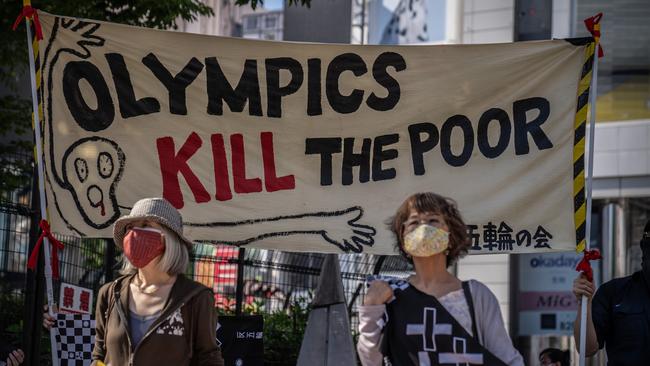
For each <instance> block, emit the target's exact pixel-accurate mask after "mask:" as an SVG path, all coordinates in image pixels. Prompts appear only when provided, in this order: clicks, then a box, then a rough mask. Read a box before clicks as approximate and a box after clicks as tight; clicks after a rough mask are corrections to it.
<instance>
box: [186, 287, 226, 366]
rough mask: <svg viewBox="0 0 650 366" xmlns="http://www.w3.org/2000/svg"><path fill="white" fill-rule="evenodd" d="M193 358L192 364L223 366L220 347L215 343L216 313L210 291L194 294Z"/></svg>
mask: <svg viewBox="0 0 650 366" xmlns="http://www.w3.org/2000/svg"><path fill="white" fill-rule="evenodd" d="M192 311H193V312H194V314H195V316H194V329H195V332H196V333H195V334H194V337H195V338H194V339H195V342H194V352H193V354H194V356H193V357H194V358H195V360H193V363H192V364H193V365H201V366H223V365H224V361H223V357H222V356H221V349H220V348H219V346H218V345H217V313H216V311H215V308H214V296H213V295H212V292H211V291H202V292H201V293H200V294H198V295H196V298H195V300H194V305H193V306H192Z"/></svg>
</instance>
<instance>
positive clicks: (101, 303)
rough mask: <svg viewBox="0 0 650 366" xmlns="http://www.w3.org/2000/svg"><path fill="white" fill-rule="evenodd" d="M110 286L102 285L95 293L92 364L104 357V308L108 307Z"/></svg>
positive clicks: (102, 359)
mask: <svg viewBox="0 0 650 366" xmlns="http://www.w3.org/2000/svg"><path fill="white" fill-rule="evenodd" d="M110 288H111V286H110V285H109V284H107V285H104V286H103V287H102V288H101V289H99V293H98V294H97V305H96V306H95V346H94V347H93V354H92V360H93V364H97V362H95V361H102V362H103V361H104V358H105V357H106V345H105V343H104V339H105V338H104V337H105V335H106V325H107V324H105V322H106V310H107V309H108V296H109V294H108V292H109V289H110Z"/></svg>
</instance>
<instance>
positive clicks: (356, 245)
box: [322, 206, 377, 253]
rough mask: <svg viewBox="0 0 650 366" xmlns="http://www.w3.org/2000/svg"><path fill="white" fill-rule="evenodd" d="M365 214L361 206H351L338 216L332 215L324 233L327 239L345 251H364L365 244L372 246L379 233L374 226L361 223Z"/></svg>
mask: <svg viewBox="0 0 650 366" xmlns="http://www.w3.org/2000/svg"><path fill="white" fill-rule="evenodd" d="M362 216H363V209H362V208H361V207H358V206H357V207H351V208H349V209H347V210H345V212H343V213H340V214H339V215H337V216H332V217H331V218H332V220H331V222H329V223H328V224H326V225H327V227H326V229H325V230H324V231H323V233H322V235H323V238H324V239H325V240H327V241H328V242H330V243H332V244H334V245H336V246H337V247H339V248H340V249H341V250H343V251H344V252H350V251H351V252H354V253H361V252H363V245H367V246H372V245H373V244H374V243H375V239H374V236H375V234H376V233H377V230H375V229H374V228H373V227H371V226H368V225H362V224H359V223H358V221H359V219H360V218H361V217H362Z"/></svg>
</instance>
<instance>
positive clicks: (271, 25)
mask: <svg viewBox="0 0 650 366" xmlns="http://www.w3.org/2000/svg"><path fill="white" fill-rule="evenodd" d="M283 15H284V11H283V10H261V11H256V12H254V13H248V14H245V15H243V16H242V25H243V33H242V37H244V38H249V39H262V40H267V41H281V40H282V28H283V24H284V23H283V22H284V16H283Z"/></svg>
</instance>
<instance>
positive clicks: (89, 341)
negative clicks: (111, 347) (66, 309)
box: [54, 314, 95, 366]
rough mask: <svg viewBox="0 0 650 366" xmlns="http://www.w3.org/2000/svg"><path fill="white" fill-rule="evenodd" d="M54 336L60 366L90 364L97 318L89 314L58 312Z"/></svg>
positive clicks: (87, 365) (84, 365)
mask: <svg viewBox="0 0 650 366" xmlns="http://www.w3.org/2000/svg"><path fill="white" fill-rule="evenodd" d="M54 337H55V339H56V345H57V355H58V357H59V365H60V366H89V365H90V363H91V362H92V351H93V346H94V344H95V320H94V319H92V318H91V316H90V315H88V314H57V316H56V327H54Z"/></svg>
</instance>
